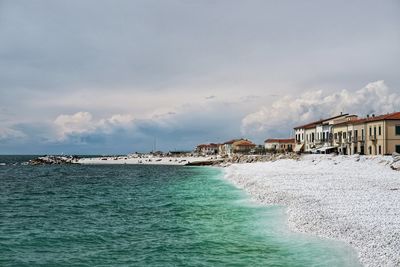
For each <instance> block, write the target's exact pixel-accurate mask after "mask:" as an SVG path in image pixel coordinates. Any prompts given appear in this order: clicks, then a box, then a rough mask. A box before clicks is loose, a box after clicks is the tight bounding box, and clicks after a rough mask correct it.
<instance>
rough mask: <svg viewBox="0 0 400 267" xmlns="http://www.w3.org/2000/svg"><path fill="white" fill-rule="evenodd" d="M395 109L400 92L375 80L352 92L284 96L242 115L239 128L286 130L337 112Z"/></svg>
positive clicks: (255, 132)
mask: <svg viewBox="0 0 400 267" xmlns="http://www.w3.org/2000/svg"><path fill="white" fill-rule="evenodd" d="M396 110H400V94H398V93H395V92H391V91H390V90H389V88H388V87H387V86H386V85H385V83H384V81H376V82H372V83H369V84H367V85H366V86H365V87H364V88H362V89H359V90H357V91H354V92H352V91H349V90H342V91H340V92H338V93H333V94H325V93H324V92H323V91H322V90H318V91H308V92H305V93H303V94H301V95H298V96H296V95H290V96H284V97H282V98H281V99H279V100H277V101H275V102H274V103H273V104H272V105H271V106H264V107H261V108H260V109H259V110H258V111H256V112H254V113H251V114H248V115H247V116H246V117H244V118H243V120H242V124H241V125H242V128H241V130H242V132H243V133H244V134H253V135H260V134H266V135H268V134H272V133H274V134H279V133H287V132H288V130H290V129H291V128H293V126H295V125H298V124H302V123H306V122H309V121H312V120H318V119H320V118H322V117H326V116H331V115H336V114H339V113H340V112H345V113H354V114H357V115H359V116H365V115H366V114H371V113H375V114H384V113H388V112H393V111H396Z"/></svg>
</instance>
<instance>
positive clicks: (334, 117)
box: [293, 113, 349, 129]
mask: <svg viewBox="0 0 400 267" xmlns="http://www.w3.org/2000/svg"><path fill="white" fill-rule="evenodd" d="M347 115H349V114H348V113H346V114H340V115H336V116H333V117H330V118H326V119H320V120H318V121H313V122H310V123H307V124H304V125H300V126H297V127H294V128H293V129H300V128H304V129H310V128H313V127H314V126H316V125H317V124H320V123H322V122H324V121H328V120H333V119H336V118H339V117H343V116H347Z"/></svg>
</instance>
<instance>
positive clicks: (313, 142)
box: [294, 114, 349, 153]
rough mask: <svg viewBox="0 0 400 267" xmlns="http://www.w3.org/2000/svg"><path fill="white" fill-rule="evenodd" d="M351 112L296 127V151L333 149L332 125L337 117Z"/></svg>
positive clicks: (343, 116)
mask: <svg viewBox="0 0 400 267" xmlns="http://www.w3.org/2000/svg"><path fill="white" fill-rule="evenodd" d="M346 116H349V114H340V115H337V116H334V117H330V118H326V119H320V120H318V121H314V122H311V123H308V124H305V125H301V126H297V127H295V128H294V132H295V140H296V145H295V147H294V151H295V152H302V151H303V152H309V153H311V152H317V150H319V151H320V152H326V151H329V150H331V149H332V126H333V124H334V121H335V120H337V119H341V118H345V117H346Z"/></svg>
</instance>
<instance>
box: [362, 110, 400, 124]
mask: <svg viewBox="0 0 400 267" xmlns="http://www.w3.org/2000/svg"><path fill="white" fill-rule="evenodd" d="M382 120H400V112H393V113H389V114H385V115H380V116H374V117H369V118H364V122H371V121H382Z"/></svg>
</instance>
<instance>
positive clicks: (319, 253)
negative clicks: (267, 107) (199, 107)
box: [0, 156, 360, 267]
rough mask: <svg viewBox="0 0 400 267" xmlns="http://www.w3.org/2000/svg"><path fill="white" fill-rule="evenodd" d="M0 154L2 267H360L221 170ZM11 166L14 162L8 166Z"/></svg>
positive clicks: (349, 252)
mask: <svg viewBox="0 0 400 267" xmlns="http://www.w3.org/2000/svg"><path fill="white" fill-rule="evenodd" d="M30 158H32V156H0V266H299V267H300V266H305V267H306V266H307V267H309V266H329V267H335V266H338V267H339V266H340V267H343V266H360V265H359V262H358V260H357V253H356V252H355V251H354V250H353V249H351V248H350V247H348V246H346V245H344V244H343V243H341V242H337V241H333V240H329V239H321V238H318V237H316V236H313V235H308V234H299V233H294V232H291V231H290V230H289V229H288V228H287V223H286V215H285V208H284V207H279V206H262V205H259V204H257V203H255V202H253V201H252V200H251V198H250V197H249V196H248V195H246V194H245V193H244V192H243V191H241V190H239V189H237V188H235V187H234V186H233V185H232V184H230V183H229V182H227V181H226V180H225V179H224V177H223V169H219V168H213V167H184V166H153V165H152V166H146V165H96V166H93V165H91V166H83V165H42V166H29V165H22V164H21V163H22V162H26V161H27V160H29V159H30ZM2 163H4V164H2Z"/></svg>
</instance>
